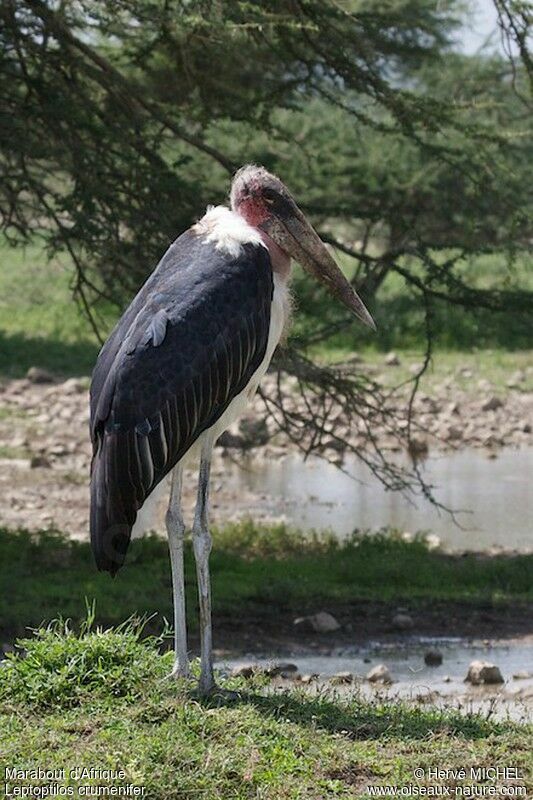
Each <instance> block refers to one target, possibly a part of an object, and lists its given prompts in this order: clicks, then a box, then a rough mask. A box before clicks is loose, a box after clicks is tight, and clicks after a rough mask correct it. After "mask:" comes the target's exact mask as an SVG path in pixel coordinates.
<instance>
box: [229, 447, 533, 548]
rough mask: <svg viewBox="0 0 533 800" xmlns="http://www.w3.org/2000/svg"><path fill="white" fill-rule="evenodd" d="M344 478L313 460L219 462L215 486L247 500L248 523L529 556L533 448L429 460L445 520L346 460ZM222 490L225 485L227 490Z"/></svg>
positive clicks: (440, 513) (466, 452) (441, 455)
mask: <svg viewBox="0 0 533 800" xmlns="http://www.w3.org/2000/svg"><path fill="white" fill-rule="evenodd" d="M344 467H345V469H346V470H347V472H348V473H349V474H345V473H344V472H341V471H340V470H339V469H337V468H336V467H335V466H334V465H332V464H329V463H327V462H326V461H324V460H322V459H319V458H309V459H308V460H307V461H305V462H304V461H303V460H302V458H301V457H300V456H298V455H288V456H285V457H283V458H278V459H264V458H254V457H253V456H245V457H244V458H242V457H239V459H238V461H236V460H230V459H225V460H224V468H223V474H222V475H220V479H221V481H223V483H224V484H225V485H226V487H227V488H231V489H232V490H233V493H234V495H235V498H236V502H237V504H238V496H239V494H240V493H241V492H242V493H243V494H245V495H246V496H247V502H248V503H249V502H250V500H251V505H248V513H249V514H250V515H251V516H252V517H254V518H255V517H257V518H265V517H267V518H268V519H271V520H276V519H283V520H285V521H287V522H288V523H290V524H293V525H295V526H297V527H299V528H302V529H304V530H310V529H316V530H322V529H326V528H330V529H331V530H333V531H334V532H335V533H336V534H337V535H338V536H340V537H343V536H346V535H348V534H350V533H351V532H352V531H353V530H354V529H355V528H359V529H379V528H382V527H385V526H390V527H393V528H396V529H398V530H400V531H410V532H412V533H415V532H416V531H431V532H432V533H433V534H436V535H437V536H438V537H439V538H440V541H441V543H442V546H443V547H445V548H447V549H450V550H452V549H454V550H458V549H459V550H488V549H490V548H491V547H494V546H496V547H498V546H499V547H504V548H506V549H517V550H521V551H527V550H532V549H533V522H532V521H533V491H532V478H533V448H524V449H520V450H514V449H504V450H501V451H499V452H498V453H496V457H495V458H494V457H492V458H488V456H487V453H486V452H485V451H482V450H475V449H464V450H461V451H456V452H445V453H435V454H434V455H432V456H430V458H428V459H427V460H426V461H425V462H424V464H423V467H422V469H423V474H424V476H425V479H426V480H427V481H428V482H430V483H431V484H433V485H434V486H435V487H436V488H435V495H436V497H437V499H438V500H439V501H440V502H441V503H442V504H443V505H444V506H446V507H448V508H451V509H454V510H461V511H462V512H463V513H461V514H459V516H458V522H459V524H460V525H461V527H458V526H457V525H454V523H453V521H452V519H451V518H450V516H449V515H448V514H447V513H445V512H443V511H439V510H438V509H437V508H435V507H434V506H432V505H431V504H430V503H429V502H428V501H426V500H424V499H423V498H421V497H415V498H412V499H409V498H407V497H405V496H403V495H401V494H400V493H398V492H387V491H385V490H384V488H383V487H382V485H381V484H380V483H379V482H378V481H377V479H376V478H374V477H373V476H372V475H371V474H370V473H369V471H368V469H367V468H366V467H365V466H364V465H363V464H362V463H361V462H359V461H357V460H355V459H353V460H351V461H347V462H346V463H345V465H344ZM228 484H229V485H228Z"/></svg>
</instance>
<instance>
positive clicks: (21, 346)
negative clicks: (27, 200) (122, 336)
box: [0, 242, 99, 377]
mask: <svg viewBox="0 0 533 800" xmlns="http://www.w3.org/2000/svg"><path fill="white" fill-rule="evenodd" d="M0 265H1V266H0V319H1V323H0V374H1V373H3V374H5V375H8V376H13V377H20V376H21V375H24V374H25V373H26V372H27V370H28V368H29V367H31V366H34V365H37V366H40V367H45V368H47V369H50V370H52V371H53V372H57V373H58V374H64V375H84V374H88V373H89V372H90V371H91V370H92V367H93V365H94V361H95V359H96V356H97V354H98V350H99V346H98V344H97V341H96V339H95V337H94V334H93V332H92V330H91V327H90V325H89V323H88V322H87V320H86V319H85V318H84V317H83V315H82V314H81V313H80V310H79V308H78V305H77V304H76V302H75V301H74V300H73V297H72V289H71V282H72V277H73V273H72V269H71V268H70V264H69V261H68V259H66V258H62V259H59V258H56V259H54V260H53V261H50V262H49V261H48V260H47V257H46V253H45V251H44V250H43V249H42V248H41V247H39V246H38V245H29V246H27V247H25V248H22V247H21V248H12V247H9V245H7V244H6V243H5V242H4V243H3V244H2V245H0Z"/></svg>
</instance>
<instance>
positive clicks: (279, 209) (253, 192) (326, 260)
mask: <svg viewBox="0 0 533 800" xmlns="http://www.w3.org/2000/svg"><path fill="white" fill-rule="evenodd" d="M230 199H231V207H232V209H233V210H234V211H236V212H237V213H238V214H240V215H241V216H242V217H244V219H246V221H247V222H248V223H249V224H250V225H252V226H253V227H254V228H257V229H258V230H260V231H263V233H265V234H266V235H267V236H269V237H270V238H271V239H272V240H273V241H274V242H275V243H276V244H277V245H278V247H280V248H281V249H282V250H283V251H284V252H285V253H286V254H287V255H288V256H289V257H291V258H294V259H295V260H296V261H298V263H299V264H301V265H302V267H303V268H304V269H305V270H306V271H307V272H309V273H310V274H311V275H313V276H314V277H315V278H316V279H317V280H319V281H320V282H321V283H323V284H324V286H325V287H326V289H327V290H328V291H329V293H330V294H331V295H333V297H335V298H336V299H337V300H340V302H341V303H343V304H344V305H345V306H346V307H347V308H348V309H349V310H350V311H351V312H352V313H353V314H355V316H356V317H357V318H358V319H360V320H361V322H364V323H365V325H368V326H369V327H371V328H373V329H374V330H375V328H376V326H375V323H374V320H373V319H372V317H371V316H370V314H369V313H368V311H367V309H366V308H365V306H364V304H363V301H362V300H361V298H360V297H359V296H358V294H357V293H356V292H355V291H354V289H353V287H352V286H351V285H350V283H349V282H348V281H347V280H346V278H345V277H344V275H343V274H342V272H341V270H340V269H339V267H338V266H337V264H336V263H335V261H334V260H333V258H332V256H331V255H330V253H329V251H328V250H327V248H326V246H325V244H324V243H323V242H322V241H321V239H320V237H319V236H318V234H317V233H316V231H315V230H314V229H313V227H312V225H311V224H310V223H309V222H308V221H307V220H306V218H305V216H304V215H303V213H302V212H301V211H300V209H299V208H298V206H297V205H296V202H295V201H294V199H293V197H292V196H291V194H290V192H289V191H288V189H287V188H286V187H285V186H284V185H283V183H282V182H281V181H280V179H279V178H277V177H276V176H275V175H272V174H271V173H270V172H267V170H266V169H265V168H264V167H259V166H255V165H248V166H245V167H241V169H240V170H239V171H238V172H237V173H236V174H235V176H234V178H233V182H232V185H231V196H230Z"/></svg>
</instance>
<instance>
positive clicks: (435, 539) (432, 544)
mask: <svg viewBox="0 0 533 800" xmlns="http://www.w3.org/2000/svg"><path fill="white" fill-rule="evenodd" d="M424 541H425V543H426V547H427V549H428V550H438V549H439V547H440V545H441V541H440V536H437V534H436V533H427V534H426V535H425V536H424Z"/></svg>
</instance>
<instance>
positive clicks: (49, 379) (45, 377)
mask: <svg viewBox="0 0 533 800" xmlns="http://www.w3.org/2000/svg"><path fill="white" fill-rule="evenodd" d="M26 378H27V379H28V380H29V382H30V383H53V381H54V376H53V375H52V373H51V372H48V370H47V369H42V367H30V368H29V370H28V371H27V373H26Z"/></svg>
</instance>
